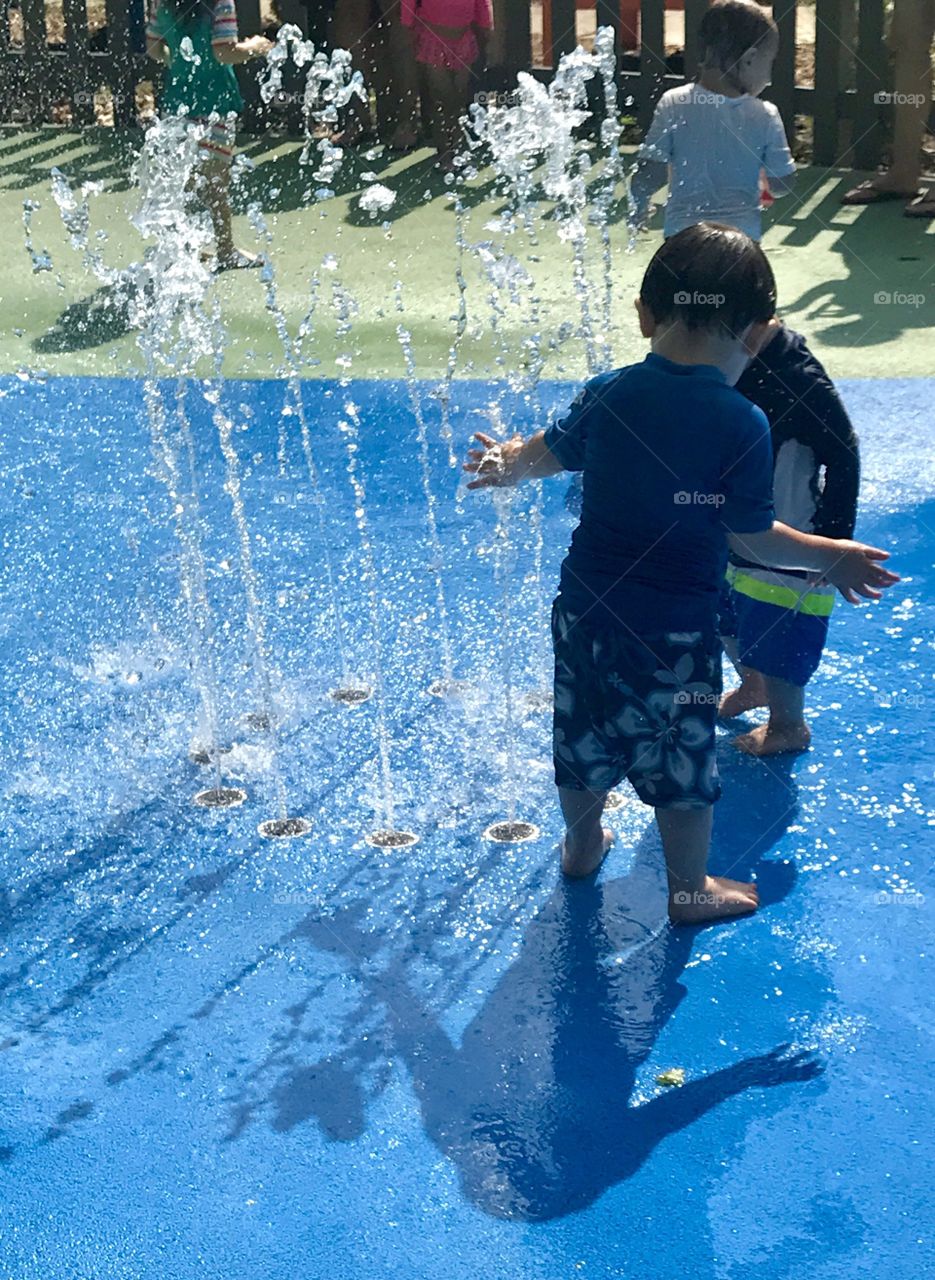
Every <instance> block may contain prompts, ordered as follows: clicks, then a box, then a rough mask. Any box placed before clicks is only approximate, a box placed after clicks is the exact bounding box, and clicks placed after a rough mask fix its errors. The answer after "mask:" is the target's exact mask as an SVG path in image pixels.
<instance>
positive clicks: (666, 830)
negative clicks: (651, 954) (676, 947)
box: [656, 805, 759, 924]
mask: <svg viewBox="0 0 935 1280" xmlns="http://www.w3.org/2000/svg"><path fill="white" fill-rule="evenodd" d="M656 822H657V824H658V826H659V834H660V836H661V837H662V849H663V853H664V854H665V859H666V877H667V879H668V882H669V917H670V919H672V920H674V921H676V922H677V923H679V924H695V923H698V922H700V921H703V920H720V919H722V918H726V917H730V916H738V915H744V914H746V913H747V912H748V911H755V910H756V908H757V906H758V903H759V898H758V896H757V891H756V885H754V884H745V883H743V882H742V881H740V880H728V879H727V878H726V877H724V876H709V875H708V854H709V852H710V850H711V829H712V826H713V823H714V806H713V805H705V807H704V808H698V809H658V808H657V809H656Z"/></svg>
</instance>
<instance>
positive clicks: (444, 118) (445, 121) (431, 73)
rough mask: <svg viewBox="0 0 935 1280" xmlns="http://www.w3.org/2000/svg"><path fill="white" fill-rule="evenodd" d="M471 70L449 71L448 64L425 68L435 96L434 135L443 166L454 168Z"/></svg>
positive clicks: (427, 81)
mask: <svg viewBox="0 0 935 1280" xmlns="http://www.w3.org/2000/svg"><path fill="white" fill-rule="evenodd" d="M469 78H470V70H469V69H467V68H465V69H464V70H462V71H449V70H448V69H447V68H446V67H429V66H427V67H426V68H425V79H426V84H427V87H428V91H429V95H430V96H431V99H432V138H433V141H434V143H435V148H436V150H437V151H438V157H439V160H440V162H441V164H442V167H443V168H450V167H451V164H452V161H453V159H454V156H455V153H456V152H457V151H458V150H459V148H460V143H461V126H460V124H459V123H458V122H459V120H460V118H461V116H462V115H463V113H464V107H465V104H466V101H467V90H468V83H469Z"/></svg>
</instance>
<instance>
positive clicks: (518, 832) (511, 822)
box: [484, 818, 539, 844]
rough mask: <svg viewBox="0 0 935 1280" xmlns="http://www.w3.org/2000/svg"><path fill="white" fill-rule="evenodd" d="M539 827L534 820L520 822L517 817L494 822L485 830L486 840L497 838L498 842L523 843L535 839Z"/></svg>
mask: <svg viewBox="0 0 935 1280" xmlns="http://www.w3.org/2000/svg"><path fill="white" fill-rule="evenodd" d="M538 835H539V828H538V827H537V826H536V825H535V824H534V823H532V822H520V821H518V820H517V819H516V818H511V819H508V820H507V821H505V822H494V823H492V824H491V825H490V826H489V827H488V828H487V830H486V831H485V832H484V838H485V840H495V841H496V842H497V843H498V844H522V843H523V842H524V841H526V840H535V839H536V837H537V836H538Z"/></svg>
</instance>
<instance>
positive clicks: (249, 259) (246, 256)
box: [214, 249, 263, 275]
mask: <svg viewBox="0 0 935 1280" xmlns="http://www.w3.org/2000/svg"><path fill="white" fill-rule="evenodd" d="M262 265H263V259H262V257H261V256H260V255H259V254H252V253H241V251H240V250H239V249H237V250H236V251H235V253H234V256H233V257H232V258H224V259H221V258H218V260H217V263H216V265H215V268H214V270H215V274H217V275H220V273H221V272H222V271H253V270H255V269H256V268H258V267H262Z"/></svg>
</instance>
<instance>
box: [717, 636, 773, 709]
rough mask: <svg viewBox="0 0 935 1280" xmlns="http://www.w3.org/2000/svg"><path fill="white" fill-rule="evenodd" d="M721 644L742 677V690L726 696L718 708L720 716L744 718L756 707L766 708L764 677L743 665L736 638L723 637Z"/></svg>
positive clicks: (734, 690)
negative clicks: (747, 712)
mask: <svg viewBox="0 0 935 1280" xmlns="http://www.w3.org/2000/svg"><path fill="white" fill-rule="evenodd" d="M721 644H722V645H723V646H724V652H725V653H726V654H727V656H728V658H730V660H731V662H732V663H733V665H734V669H735V670H736V672H737V674H738V675H739V676H740V688H739V689H731V690H730V691H729V692H728V693H725V694H724V697H723V698H722V699H721V705H720V706H719V707H718V711H717V713H718V715H719V716H720V717H721V719H722V720H730V719H732V718H733V717H734V716H742V715H743V714H744V712H745V711H752V710H753V708H754V707H765V706H766V685H765V684H764V682H763V676H762V675H761V674H760V672H759V671H754V670H753V668H752V667H745V666H743V665H742V664H741V661H740V646H739V645H738V643H737V640H736V638H735V637H734V636H721Z"/></svg>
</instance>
